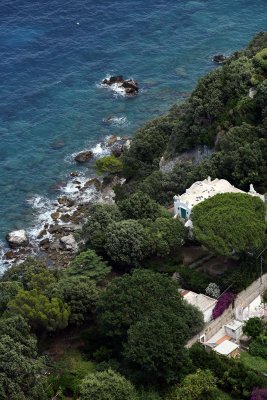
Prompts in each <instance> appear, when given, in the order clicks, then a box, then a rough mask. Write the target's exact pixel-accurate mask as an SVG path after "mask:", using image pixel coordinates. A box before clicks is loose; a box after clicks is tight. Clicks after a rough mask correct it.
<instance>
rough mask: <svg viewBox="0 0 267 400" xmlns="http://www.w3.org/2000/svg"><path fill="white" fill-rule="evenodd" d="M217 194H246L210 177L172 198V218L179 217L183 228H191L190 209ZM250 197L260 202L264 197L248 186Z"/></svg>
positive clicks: (226, 182)
mask: <svg viewBox="0 0 267 400" xmlns="http://www.w3.org/2000/svg"><path fill="white" fill-rule="evenodd" d="M219 193H246V192H243V191H242V190H240V189H237V188H236V187H235V186H233V185H231V183H229V182H228V181H226V180H225V179H217V178H216V179H214V180H211V178H210V177H208V178H207V179H204V180H203V181H198V182H195V183H193V185H192V186H191V187H190V188H189V189H186V191H185V193H184V194H182V195H181V196H174V216H179V217H180V218H182V219H183V220H184V221H185V226H187V227H189V228H191V227H192V222H191V220H190V215H191V212H192V208H193V207H194V206H195V205H197V204H199V203H201V202H202V201H204V200H207V199H209V198H210V197H213V196H215V195H216V194H219ZM246 194H250V195H251V196H257V197H259V198H260V199H261V200H262V201H264V196H263V195H260V194H259V193H257V192H256V191H255V189H254V187H253V185H250V190H249V192H248V193H246Z"/></svg>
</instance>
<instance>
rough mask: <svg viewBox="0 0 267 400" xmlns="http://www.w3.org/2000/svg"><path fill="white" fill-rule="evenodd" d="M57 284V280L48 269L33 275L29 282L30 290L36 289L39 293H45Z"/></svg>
mask: <svg viewBox="0 0 267 400" xmlns="http://www.w3.org/2000/svg"><path fill="white" fill-rule="evenodd" d="M55 282H56V278H55V276H54V275H53V273H52V272H51V271H49V270H48V269H47V268H46V269H44V270H43V271H42V272H39V273H37V274H34V275H32V277H31V280H30V282H29V288H30V289H36V290H37V291H38V292H44V291H45V289H46V288H47V287H48V286H49V285H52V284H53V283H55Z"/></svg>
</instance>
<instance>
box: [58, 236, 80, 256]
mask: <svg viewBox="0 0 267 400" xmlns="http://www.w3.org/2000/svg"><path fill="white" fill-rule="evenodd" d="M60 247H61V249H62V250H67V251H70V252H72V253H75V252H76V251H77V250H78V245H77V242H76V240H75V238H74V236H73V235H72V234H71V235H67V236H63V237H62V238H60Z"/></svg>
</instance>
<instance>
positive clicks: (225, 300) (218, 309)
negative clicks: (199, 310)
mask: <svg viewBox="0 0 267 400" xmlns="http://www.w3.org/2000/svg"><path fill="white" fill-rule="evenodd" d="M234 299H235V295H234V293H232V292H226V293H223V294H222V295H221V296H220V297H219V298H218V302H217V304H216V306H215V307H214V309H213V311H212V318H213V319H216V318H218V317H219V316H220V315H222V313H223V312H224V311H225V310H226V309H227V308H228V307H229V306H230V304H231V303H232V301H233V300H234Z"/></svg>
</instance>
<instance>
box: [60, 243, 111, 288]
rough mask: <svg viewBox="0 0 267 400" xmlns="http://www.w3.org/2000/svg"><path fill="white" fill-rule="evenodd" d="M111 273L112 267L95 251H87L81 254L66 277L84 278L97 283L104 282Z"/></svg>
mask: <svg viewBox="0 0 267 400" xmlns="http://www.w3.org/2000/svg"><path fill="white" fill-rule="evenodd" d="M110 271H111V267H109V266H107V263H106V262H105V261H103V259H102V257H100V256H98V255H97V254H96V252H95V251H94V250H86V251H82V252H81V253H79V254H78V255H77V256H76V257H75V258H74V260H73V261H72V262H71V265H70V267H69V268H67V269H66V271H65V272H64V275H65V276H66V277H67V276H70V277H71V276H78V277H79V276H84V277H87V278H90V279H93V280H94V281H96V282H100V281H102V280H103V279H104V278H105V277H106V276H107V275H108V274H109V273H110Z"/></svg>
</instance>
